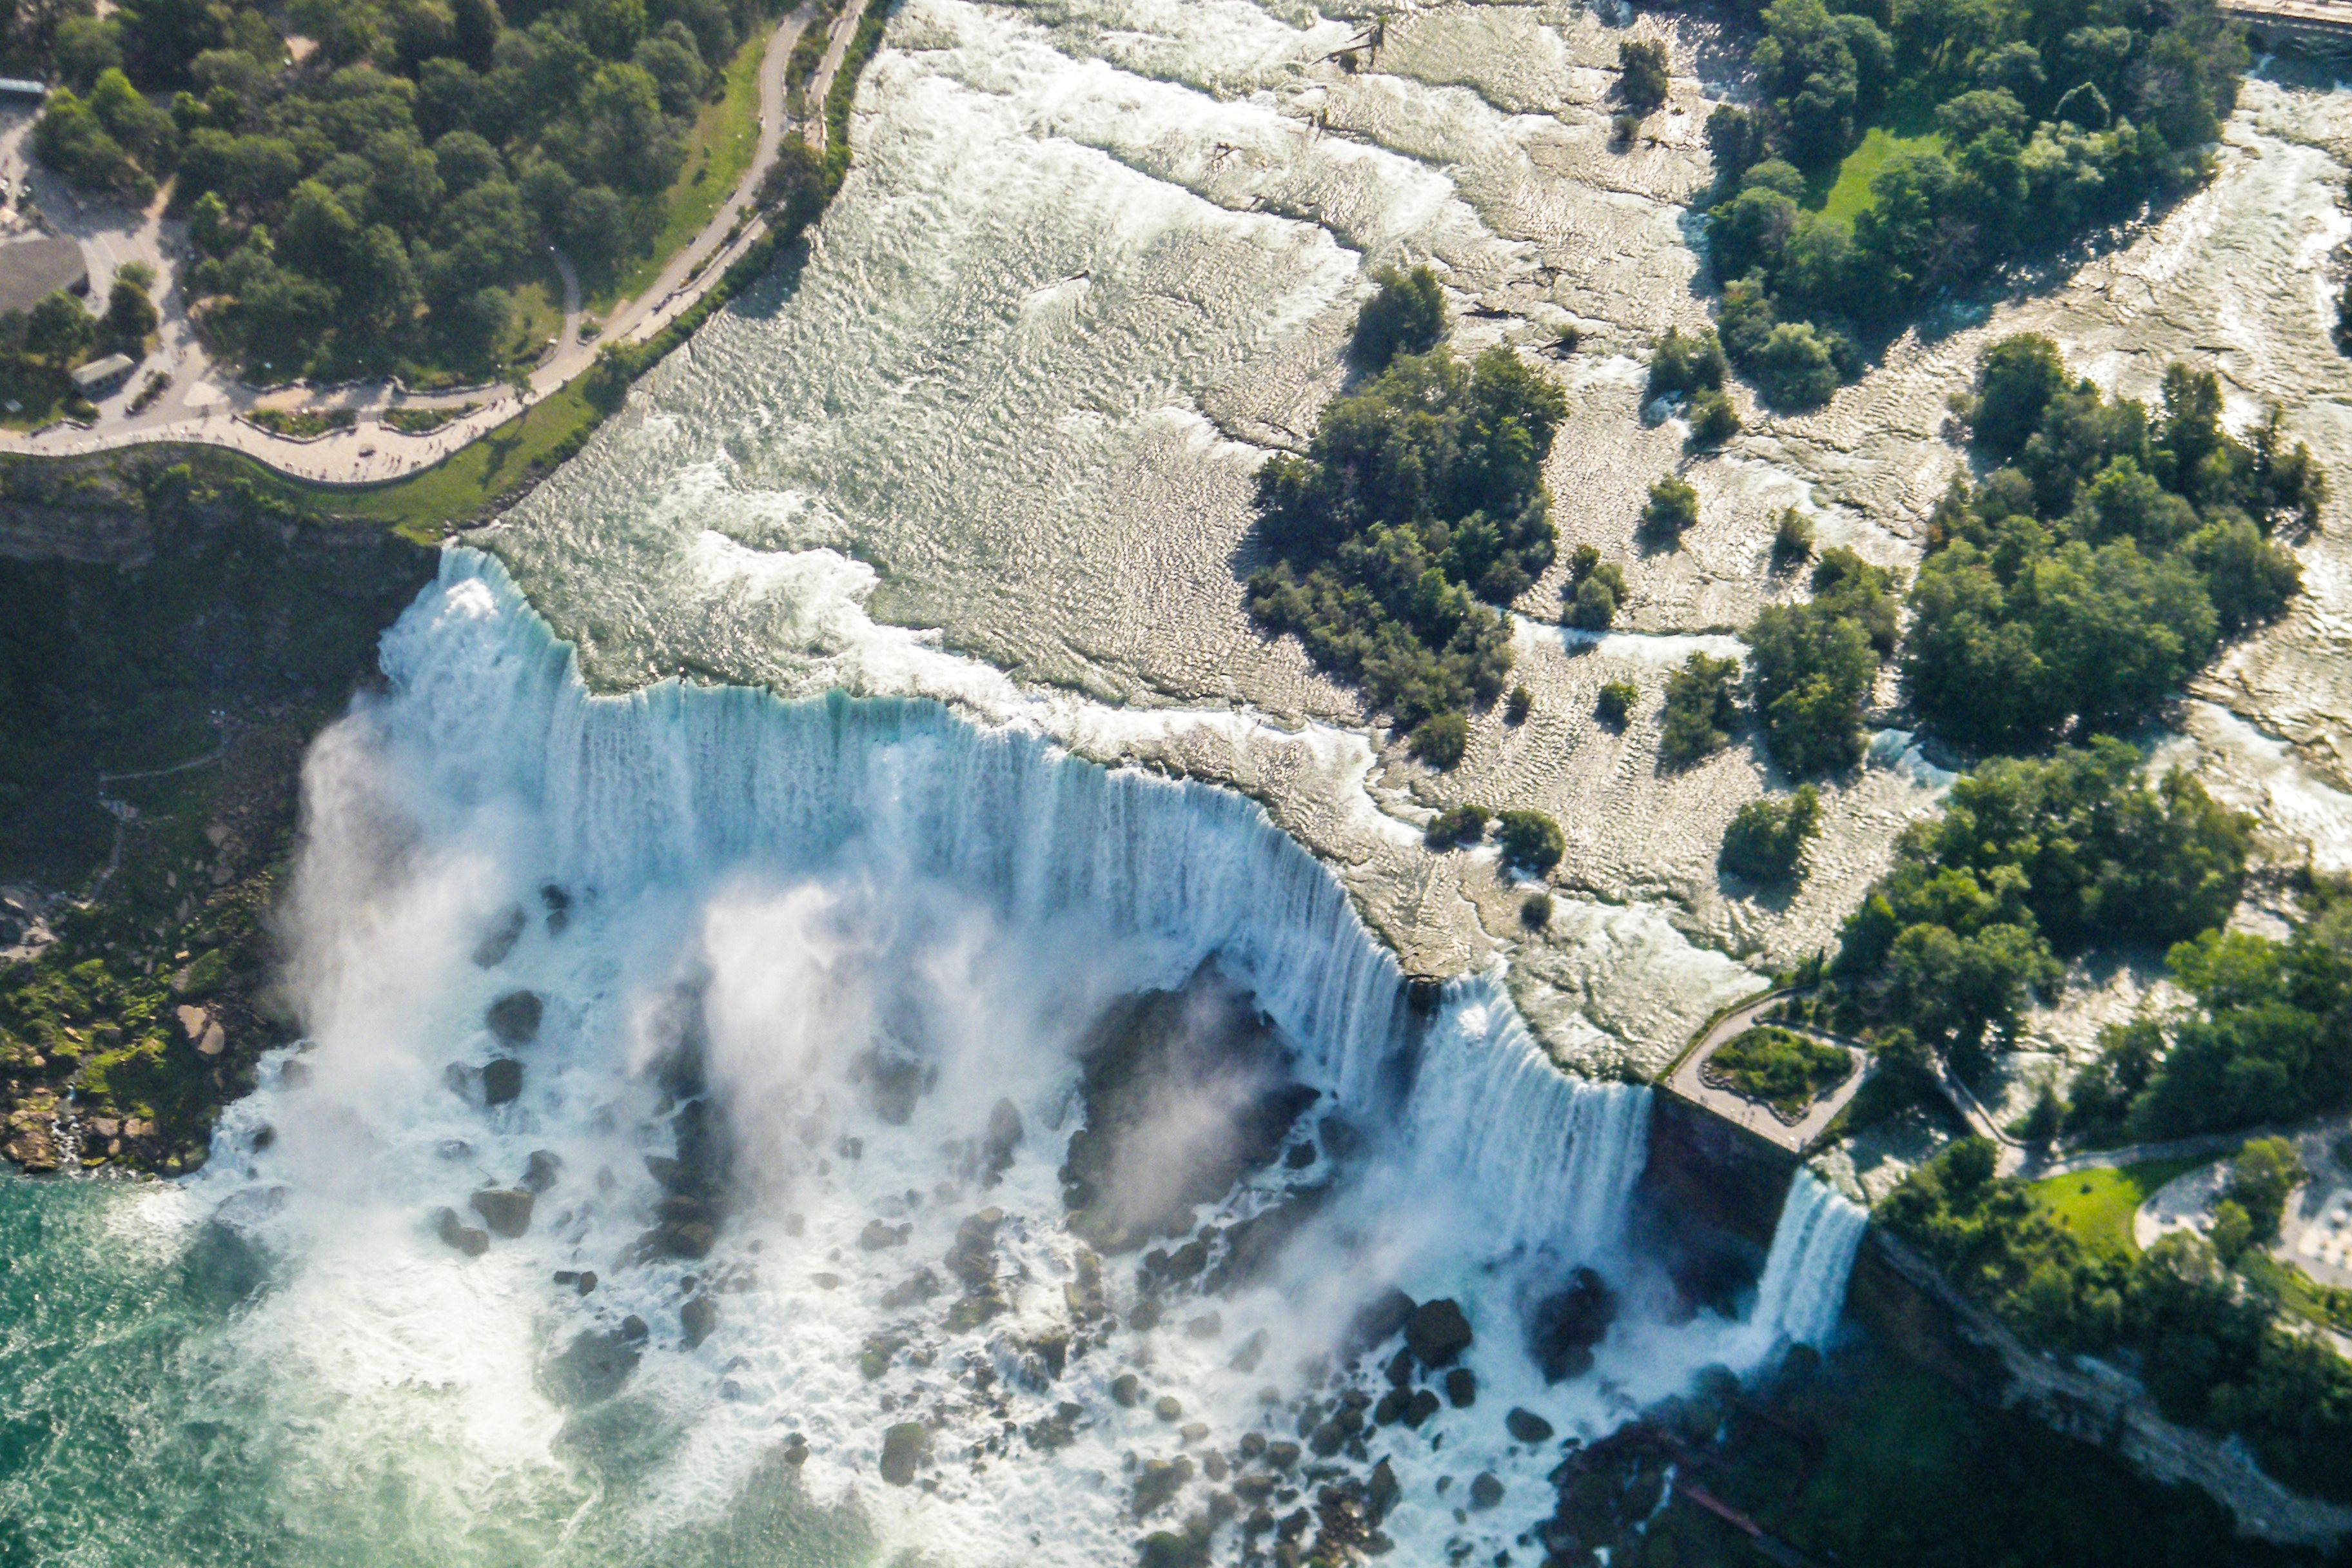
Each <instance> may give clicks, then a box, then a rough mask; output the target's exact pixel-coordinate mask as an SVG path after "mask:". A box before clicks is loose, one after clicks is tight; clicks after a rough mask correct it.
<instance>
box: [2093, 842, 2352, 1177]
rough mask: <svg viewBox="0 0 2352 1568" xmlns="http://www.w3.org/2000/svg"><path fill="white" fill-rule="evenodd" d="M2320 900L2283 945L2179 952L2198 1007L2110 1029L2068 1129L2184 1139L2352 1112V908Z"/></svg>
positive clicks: (2176, 964)
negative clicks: (2344, 1109) (2349, 1108)
mask: <svg viewBox="0 0 2352 1568" xmlns="http://www.w3.org/2000/svg"><path fill="white" fill-rule="evenodd" d="M2315 899H2316V900H2317V901H2318V903H2319V905H2320V908H2319V910H2318V912H2317V913H2316V914H2315V915H2314V917H2313V918H2311V919H2309V920H2306V921H2301V922H2299V923H2298V924H2297V925H2296V926H2295V928H2294V931H2292V932H2291V933H2290V934H2289V935H2288V936H2287V937H2286V939H2285V940H2284V941H2273V940H2272V939H2271V938H2268V937H2263V936H2257V935H2254V934H2253V933H2252V932H2249V931H2205V932H2202V933H2201V934H2200V935H2198V936H2197V937H2195V938H2193V939H2192V940H2190V941H2188V942H2182V943H2180V944H2179V945H2178V946H2176V947H2174V948H2173V949H2172V951H2171V952H2170V954H2169V955H2168V967H2169V968H2170V971H2171V974H2172V978H2173V980H2174V981H2175V982H2176V983H2177V984H2179V986H2180V988H2181V989H2182V990H2183V991H2185V992H2187V993H2188V994H2189V996H2191V997H2192V998H2194V1002H2193V1004H2192V1005H2189V1006H2187V1007H2185V1008H2183V1009H2181V1010H2180V1011H2179V1013H2177V1014H2176V1015H2174V1016H2171V1017H2169V1018H2167V1019H2160V1020H2159V1019H2155V1018H2143V1019H2139V1020H2136V1021H2135V1022H2133V1023H2130V1024H2126V1025H2119V1026H2115V1027H2112V1028H2110V1029H2109V1030H2108V1031H2107V1032H2106V1035H2105V1037H2104V1039H2103V1040H2102V1042H2101V1050H2100V1054H2099V1059H2098V1060H2097V1061H2096V1062H2095V1064H2093V1066H2092V1067H2090V1068H2088V1069H2086V1070H2085V1071H2084V1073H2083V1074H2082V1075H2081V1076H2080V1077H2079V1078H2078V1079H2076V1080H2075V1083H2074V1093H2073V1096H2072V1102H2071V1103H2070V1104H2069V1105H2068V1107H2067V1108H2066V1121H2067V1126H2068V1128H2069V1129H2070V1130H2071V1131H2077V1132H2082V1133H2085V1134H2089V1135H2093V1136H2116V1135H2125V1136H2130V1137H2145V1138H2175V1137H2182V1136H2186V1135H2188V1134H2189V1133H2194V1132H2206V1131H2214V1130H2217V1129H2221V1128H2230V1127H2245V1126H2251V1125H2254V1124H2256V1123H2260V1122H2265V1121H2295V1120H2298V1119H2300V1118H2303V1117H2306V1116H2312V1115H2315V1114H2317V1113H2319V1112H2321V1111H2325V1110H2335V1109H2337V1108H2339V1107H2341V1106H2344V1105H2346V1104H2347V1103H2352V898H2347V895H2346V893H2345V890H2344V889H2341V888H2340V887H2324V888H2321V889H2317V890H2316V892H2315Z"/></svg>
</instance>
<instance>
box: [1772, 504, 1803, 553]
mask: <svg viewBox="0 0 2352 1568" xmlns="http://www.w3.org/2000/svg"><path fill="white" fill-rule="evenodd" d="M1812 553H1813V520H1812V519H1811V518H1809V517H1807V516H1806V515H1805V514H1804V513H1803V512H1801V511H1799V510H1797V509H1796V508H1795V507H1792V506H1786V507H1782V508H1781V509H1780V517H1779V518H1778V519H1777V520H1775V521H1774V524H1773V528H1772V564H1773V565H1775V566H1792V565H1795V564H1796V563H1798V562H1801V561H1805V560H1809V559H1810V558H1811V555H1812Z"/></svg>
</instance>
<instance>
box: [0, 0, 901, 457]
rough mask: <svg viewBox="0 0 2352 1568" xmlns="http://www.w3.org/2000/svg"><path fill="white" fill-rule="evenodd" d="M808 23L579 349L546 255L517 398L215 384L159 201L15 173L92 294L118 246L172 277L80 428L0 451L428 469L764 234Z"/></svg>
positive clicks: (17, 439) (506, 389)
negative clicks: (678, 241) (713, 192)
mask: <svg viewBox="0 0 2352 1568" xmlns="http://www.w3.org/2000/svg"><path fill="white" fill-rule="evenodd" d="M865 13H866V0H851V4H849V5H845V6H844V7H843V8H842V12H841V15H840V16H837V17H835V19H834V22H833V27H832V31H833V37H832V42H831V45H830V47H828V48H827V49H826V51H825V55H824V61H823V63H822V64H821V65H820V66H819V67H818V68H817V71H816V73H815V75H814V77H813V78H812V79H811V80H810V83H809V89H808V99H807V101H808V102H809V103H810V104H812V105H813V106H815V108H814V113H813V114H812V116H811V118H812V121H813V123H812V125H811V126H809V127H808V128H807V130H806V132H805V133H806V134H808V136H809V138H810V145H811V146H812V147H813V148H814V149H815V150H817V151H819V152H822V151H823V148H824V110H823V105H824V100H825V95H826V93H827V92H829V91H830V90H831V88H832V85H833V79H834V76H835V73H836V72H837V71H838V70H839V69H840V68H841V61H842V58H843V56H844V55H845V53H846V51H847V49H848V46H849V40H850V39H851V38H852V37H855V36H856V30H857V25H858V22H859V21H860V20H861V19H862V18H863V17H864V16H865ZM808 22H809V18H808V16H807V11H806V7H805V6H803V7H801V8H798V9H795V10H794V11H793V14H792V15H791V16H787V17H786V18H785V19H784V20H783V22H782V24H781V25H779V26H778V27H777V28H776V30H775V32H774V33H773V34H772V36H771V37H769V39H768V47H767V52H766V54H765V55H764V56H763V57H762V58H761V62H760V137H759V141H758V143H757V144H756V146H755V147H754V149H753V152H752V154H751V165H750V167H749V168H747V169H746V170H745V171H744V174H743V178H742V180H741V181H740V183H739V184H737V186H736V188H735V192H734V194H733V195H730V197H729V198H728V200H727V202H726V205H723V206H721V207H720V208H719V211H718V212H717V213H716V214H714V215H712V216H711V219H710V221H709V223H708V224H706V225H704V226H703V228H702V231H701V232H700V233H699V234H698V235H696V236H695V237H694V239H693V241H692V242H691V243H689V244H688V245H687V246H685V247H682V248H681V249H680V250H679V251H678V252H677V255H675V256H673V257H671V258H670V259H669V262H668V264H667V266H665V267H664V268H662V270H661V273H660V275H659V276H658V277H656V279H654V281H653V283H652V284H651V285H650V286H649V287H647V288H646V290H645V291H644V292H643V293H641V294H639V295H638V296H637V297H636V298H635V299H634V300H628V301H626V302H625V303H623V304H621V305H619V306H617V307H616V308H615V309H614V310H613V311H612V313H611V314H610V316H609V317H608V318H607V319H606V321H605V322H604V331H603V332H602V334H601V336H600V338H599V339H597V340H591V341H583V339H582V337H581V322H582V310H581V290H580V279H579V275H578V273H577V272H575V271H574V270H573V269H572V262H571V259H570V258H567V257H566V256H564V255H563V253H562V251H560V250H557V249H555V248H554V247H549V249H550V252H551V258H552V259H553V261H554V264H555V267H556V269H557V271H558V272H559V274H560V275H561V276H562V280H563V328H562V334H561V335H560V336H559V337H558V338H557V340H556V342H555V345H554V348H553V351H552V352H551V353H550V354H549V355H548V357H547V358H546V359H544V360H542V361H541V363H539V365H538V366H537V367H536V368H535V369H534V370H533V371H532V372H531V374H530V389H529V391H528V393H521V394H519V393H518V390H517V389H516V388H515V387H513V386H510V385H496V386H489V387H476V388H472V389H468V390H459V391H454V392H440V393H430V394H411V393H406V392H403V391H400V390H398V389H397V388H395V387H394V385H393V384H391V383H388V382H372V383H362V384H356V385H352V386H345V387H338V388H333V389H330V390H326V391H321V392H315V393H312V394H310V395H308V396H299V397H297V398H292V399H289V397H288V396H287V395H286V391H285V389H283V388H278V389H275V390H273V391H268V392H264V391H261V390H258V389H256V388H253V387H250V386H247V385H245V384H242V383H238V382H235V381H233V380H231V379H230V377H229V376H228V375H227V374H226V373H222V374H217V375H216V374H215V367H214V365H213V363H212V361H211V360H210V358H209V357H208V356H207V355H206V354H205V351H204V349H203V347H202V346H201V345H200V344H199V343H198V342H197V341H196V338H195V334H194V331H193V330H192V329H191V328H190V326H189V323H188V320H187V314H186V301H185V300H184V299H183V298H182V296H181V293H180V291H179V289H178V288H177V287H176V274H175V273H174V272H173V268H172V267H171V266H170V265H169V260H168V256H167V248H168V243H169V242H167V240H166V238H165V236H164V232H163V198H162V197H161V196H158V197H157V199H156V201H155V202H154V203H153V204H152V205H151V206H150V207H149V208H148V209H147V210H146V211H144V212H142V213H134V214H130V215H123V214H121V211H120V209H116V210H115V211H114V212H112V213H109V212H108V211H107V209H105V208H102V207H94V206H92V205H89V204H85V203H83V202H81V201H80V200H79V198H78V197H77V196H76V195H74V194H73V193H72V192H71V191H69V190H68V189H67V188H66V187H65V186H64V184H63V182H62V181H59V180H58V179H57V178H56V177H55V176H54V175H52V174H48V173H47V171H46V170H42V169H40V168H39V167H38V166H37V165H31V166H28V167H26V171H25V174H24V178H25V179H26V181H27V182H28V184H30V185H31V187H32V188H33V191H34V193H35V195H36V197H37V200H38V202H39V203H40V204H41V205H42V207H43V209H44V211H45V212H46V213H47V214H49V215H51V216H52V220H53V222H54V224H55V226H56V227H57V228H58V230H59V231H60V232H62V233H65V234H67V235H68V236H69V237H73V238H76V239H78V240H79V241H81V243H82V245H83V247H84V250H85V252H86V253H88V254H89V259H90V262H91V268H90V271H91V290H92V292H93V293H101V292H102V291H103V289H104V288H105V286H106V282H107V280H108V279H110V278H111V276H112V269H113V268H114V267H116V266H118V265H120V262H119V261H118V260H117V259H116V257H115V252H116V250H118V249H124V250H128V251H130V252H131V255H132V256H135V257H139V258H144V259H148V260H149V261H150V262H151V264H157V266H158V271H159V272H160V273H161V274H162V276H163V278H165V279H173V286H172V287H171V288H169V289H167V290H166V291H165V294H164V298H163V300H159V301H158V304H159V306H160V307H161V310H162V313H163V321H162V323H161V326H160V328H159V332H158V339H159V344H160V346H159V347H158V349H157V351H156V353H153V354H152V355H150V356H149V357H148V359H147V360H146V361H144V362H143V363H142V364H141V365H140V367H139V369H138V370H137V371H135V372H134V373H132V374H131V378H130V380H129V381H128V382H127V383H126V384H124V385H123V386H122V387H121V388H120V389H118V390H117V391H116V392H115V393H113V394H112V395H110V396H108V397H106V398H105V399H103V400H101V401H100V404H99V418H98V422H97V424H96V426H94V427H93V428H90V429H87V430H85V429H82V428H80V427H79V426H72V425H56V426H48V427H47V428H45V429H42V430H38V431H32V432H18V431H8V432H0V453H16V454H22V455H24V456H28V457H46V458H67V457H79V456H85V455H88V454H89V453H94V452H106V451H112V450H115V449H118V448H121V447H134V446H141V445H145V444H148V443H152V442H201V443H204V444H205V445H209V446H215V447H227V448H229V449H231V450H233V451H237V452H242V453H244V454H245V455H246V456H247V457H249V458H255V459H256V460H257V461H259V462H262V463H266V464H268V466H269V467H270V468H275V469H277V470H278V472H280V473H283V474H286V475H289V476H290V477H292V478H294V479H307V480H310V481H311V482H313V483H316V484H328V485H375V484H382V483H383V482H385V481H387V480H391V479H404V478H406V477H408V476H409V475H411V474H415V473H420V472H422V471H423V470H425V469H426V468H431V467H432V466H433V465H434V464H436V463H438V462H440V461H441V460H442V459H443V458H446V457H448V456H450V455H451V454H452V453H454V452H456V451H457V450H458V449H459V448H461V447H466V446H467V445H469V444H471V443H472V442H474V441H476V440H478V439H479V438H480V437H483V436H486V435H488V434H489V433H490V432H491V431H492V430H495V429H497V428H498V427H499V426H502V425H504V424H506V423H507V422H508V421H509V420H510V419H512V418H514V417H515V416H517V415H518V414H520V413H521V412H522V411H523V410H525V409H527V408H530V407H531V406H532V405H536V404H538V403H541V402H543V401H544V400H545V399H547V398H549V397H551V396H552V395H555V394H556V393H558V392H561V391H562V389H563V388H564V387H565V386H567V385H569V384H571V383H572V381H573V380H574V379H576V378H577V377H578V376H580V375H581V374H583V373H584V372H586V371H587V370H588V369H589V368H590V367H591V366H593V364H594V363H595V361H596V354H597V352H598V350H599V348H600V346H601V344H602V342H642V341H643V340H645V339H646V338H649V337H652V336H653V335H654V334H655V333H656V332H658V331H661V330H662V329H663V328H664V327H666V326H667V325H668V324H669V323H670V322H671V321H675V320H676V319H677V317H678V316H679V315H680V314H682V313H684V312H685V311H687V310H691V309H692V308H693V307H694V306H695V304H696V303H697V302H698V301H699V300H701V299H702V298H703V296H704V295H705V294H707V293H708V292H709V290H710V289H712V288H713V287H715V286H716V285H717V284H718V282H719V279H721V278H722V277H724V276H725V274H726V271H727V268H728V267H729V266H730V264H731V263H732V262H733V261H734V260H735V259H736V258H738V257H740V255H742V253H743V252H744V251H746V250H748V249H750V248H751V246H752V244H753V243H755V242H756V241H757V240H758V239H759V238H760V237H761V236H762V235H763V234H764V233H765V232H766V230H767V223H766V220H765V219H764V217H762V216H760V215H759V213H758V210H757V205H756V198H757V195H758V192H759V188H760V182H761V180H763V179H764V178H766V176H767V174H768V171H769V170H770V169H772V168H773V167H774V166H775V162H776V154H777V150H778V148H779V147H780V146H781V145H782V141H783V133H784V130H785V126H786V122H787V120H788V119H789V116H788V113H787V110H786V107H785V97H784V67H785V63H786V62H787V61H788V60H789V59H790V58H792V52H793V45H795V44H796V43H798V42H799V41H800V37H801V35H802V33H803V31H804V30H805V29H806V27H807V26H808ZM29 123H30V116H29V115H26V116H25V117H24V120H23V121H22V122H21V123H19V124H16V125H15V126H12V127H11V129H10V131H9V133H8V135H7V136H6V138H5V151H6V152H7V153H16V152H18V151H20V149H21V145H22V143H23V142H24V139H25V132H26V129H27V128H28V126H29ZM110 218H111V219H112V221H109V220H110ZM739 221H740V229H739V228H738V224H739ZM101 274H103V276H101ZM158 370H160V371H163V372H164V373H166V374H169V375H170V376H171V378H172V384H171V386H170V388H169V390H167V391H166V392H165V393H164V394H163V395H162V396H161V397H159V398H157V399H156V400H155V401H154V403H153V404H152V405H151V406H149V407H147V408H145V409H143V410H142V411H141V412H139V413H138V414H131V412H130V411H129V405H130V404H131V400H132V399H133V398H134V397H135V396H136V395H138V393H139V390H140V389H141V387H142V385H143V384H145V383H146V381H147V379H148V377H149V375H150V374H151V373H152V372H155V371H158ZM468 404H471V405H475V406H474V408H473V411H472V412H470V413H468V414H466V415H464V416H460V417H458V418H456V419H453V420H451V421H450V422H449V423H448V424H446V425H444V426H441V427H440V428H438V429H436V430H432V431H429V432H426V433H425V434H422V435H410V434H407V433H405V432H403V431H400V430H396V429H394V428H393V427H392V426H388V425H385V424H383V422H382V416H383V414H384V413H385V412H387V411H388V410H392V409H436V408H460V407H464V406H466V405H468ZM259 408H274V409H281V410H300V411H302V412H306V413H328V412H332V411H336V410H341V409H350V410H352V411H353V412H354V413H355V414H356V415H357V416H358V418H357V422H356V423H355V424H354V426H352V428H351V429H348V430H341V431H336V432H333V433H332V434H330V435H326V436H320V437H313V438H310V439H296V438H293V437H284V436H278V435H273V434H272V433H270V432H269V431H267V430H263V429H260V428H259V427H257V426H253V425H250V424H247V423H246V421H245V420H244V419H242V418H240V417H239V416H240V415H243V414H247V413H249V412H252V411H254V410H256V409H259Z"/></svg>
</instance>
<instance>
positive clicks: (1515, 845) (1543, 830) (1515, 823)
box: [1495, 811, 1568, 877]
mask: <svg viewBox="0 0 2352 1568" xmlns="http://www.w3.org/2000/svg"><path fill="white" fill-rule="evenodd" d="M1495 838H1496V843H1498V844H1500V845H1501V846H1502V849H1503V860H1504V862H1505V864H1507V865H1511V866H1516V867H1518V868H1520V869H1521V870H1524V871H1528V872H1530V873H1532V874H1533V875H1535V876H1538V877H1542V876H1548V875H1549V874H1550V871H1551V868H1553V867H1555V866H1557V865H1559V858H1560V856H1561V855H1562V854H1563V853H1565V852H1566V850H1567V848H1568V839H1567V837H1565V836H1564V835H1562V834H1561V832H1560V830H1559V823H1557V822H1554V821H1553V820H1552V819H1551V818H1550V817H1549V816H1545V815H1544V814H1543V813H1542V812H1540V811H1506V812H1503V813H1501V814H1500V815H1499V816H1496V818H1495Z"/></svg>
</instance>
